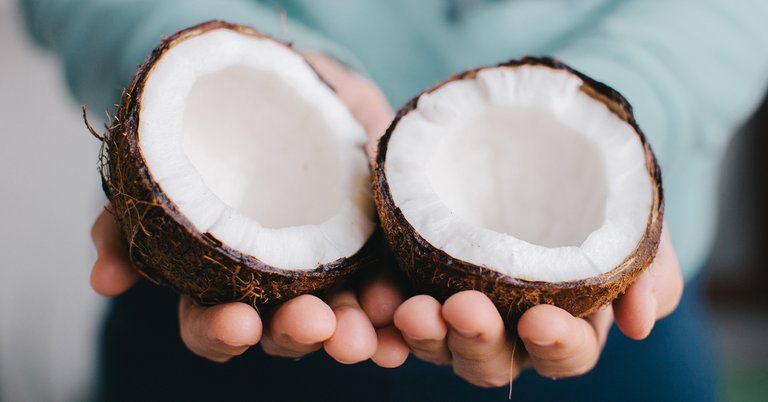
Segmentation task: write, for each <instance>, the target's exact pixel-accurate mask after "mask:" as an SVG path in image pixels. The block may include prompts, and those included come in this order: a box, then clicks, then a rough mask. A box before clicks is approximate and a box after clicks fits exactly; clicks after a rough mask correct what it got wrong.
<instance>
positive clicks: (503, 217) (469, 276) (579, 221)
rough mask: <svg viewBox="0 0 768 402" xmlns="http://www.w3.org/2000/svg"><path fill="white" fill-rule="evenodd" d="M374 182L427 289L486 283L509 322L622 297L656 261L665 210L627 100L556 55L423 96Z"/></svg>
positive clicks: (410, 107) (388, 144) (384, 149)
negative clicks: (542, 309) (530, 312)
mask: <svg viewBox="0 0 768 402" xmlns="http://www.w3.org/2000/svg"><path fill="white" fill-rule="evenodd" d="M374 192H375V198H376V203H377V207H378V211H379V216H380V219H381V222H382V226H383V228H384V231H385V234H386V236H387V239H388V240H389V242H390V244H391V246H392V248H393V251H394V253H395V256H396V258H397V260H398V263H399V265H400V266H401V267H402V268H403V269H404V270H405V272H406V273H407V274H408V275H409V277H410V278H411V279H413V280H414V282H415V283H416V284H417V285H418V286H419V287H420V290H422V291H427V292H429V293H432V294H433V295H435V296H438V297H440V298H445V297H447V296H449V295H451V294H453V293H455V292H458V291H461V290H469V289H474V290H479V291H482V292H484V293H486V294H487V295H488V296H489V297H490V298H491V299H492V300H493V301H494V303H495V304H496V306H497V307H498V308H499V310H500V311H501V312H502V315H503V316H504V317H506V319H507V320H508V321H510V320H514V319H515V318H516V317H519V315H520V314H521V313H522V312H524V311H525V310H526V309H527V308H529V307H531V306H533V305H536V304H541V303H547V304H553V305H556V306H558V307H561V308H563V309H565V310H567V311H569V312H571V313H572V314H574V315H576V316H584V315H587V314H590V313H592V312H594V311H596V310H597V309H598V308H599V307H600V306H602V305H605V304H607V303H609V302H610V301H612V300H613V299H615V298H616V297H617V296H618V295H619V294H621V293H622V292H623V291H624V290H625V289H626V287H627V286H628V285H629V283H630V282H632V280H633V279H634V278H635V277H637V275H638V274H639V273H640V272H641V271H642V270H643V269H644V268H646V267H647V266H648V265H649V264H650V263H651V261H652V260H653V258H654V256H655V252H656V249H657V247H658V243H659V238H660V235H661V227H662V216H663V209H664V204H663V194H662V187H661V176H660V171H659V167H658V165H657V163H656V159H655V158H654V155H653V152H652V151H651V147H650V145H649V144H648V143H647V141H646V139H645V137H644V135H643V133H642V132H641V131H640V128H639V127H638V125H637V123H636V122H635V120H634V118H633V116H632V110H631V107H630V106H629V104H628V103H627V101H626V100H625V99H624V98H623V97H622V96H621V95H620V94H618V93H617V92H616V91H614V90H612V89H611V88H609V87H607V86H606V85H604V84H601V83H598V82H596V81H594V80H592V79H590V78H588V77H586V76H585V75H583V74H581V73H579V72H577V71H574V70H573V69H571V68H569V67H567V66H566V65H564V64H562V63H560V62H558V61H555V60H552V59H547V58H525V59H523V60H520V61H512V62H509V63H506V64H502V65H499V66H496V67H487V68H480V69H476V70H471V71H467V72H464V73H462V74H459V75H457V76H455V77H453V78H451V79H449V80H448V81H446V82H443V83H441V84H439V85H437V86H436V87H434V88H431V89H429V90H427V91H426V92H424V93H422V94H421V95H419V96H418V97H416V98H414V99H413V100H411V101H410V102H409V103H408V104H407V105H406V106H405V107H404V108H403V109H401V110H400V111H399V113H398V114H397V117H396V119H395V121H394V122H393V123H392V125H391V126H390V127H389V129H388V130H387V133H386V134H385V135H384V137H383V138H382V140H381V142H380V144H379V149H378V156H377V160H376V167H375V170H374Z"/></svg>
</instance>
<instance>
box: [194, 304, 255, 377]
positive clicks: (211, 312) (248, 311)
mask: <svg viewBox="0 0 768 402" xmlns="http://www.w3.org/2000/svg"><path fill="white" fill-rule="evenodd" d="M179 324H180V331H181V339H182V341H184V344H185V345H187V347H188V348H189V350H191V351H192V352H193V353H195V354H196V355H198V356H202V357H204V358H206V359H209V360H213V361H216V362H220V363H223V362H225V361H227V360H229V359H230V358H232V357H234V356H237V355H240V354H242V353H243V352H245V351H246V350H247V349H248V348H249V347H250V346H252V345H255V344H256V343H257V342H259V339H261V331H262V323H261V318H260V317H259V314H258V313H257V312H256V310H254V309H253V307H251V306H249V305H247V304H245V303H228V304H220V305H217V306H211V307H206V306H200V305H197V304H195V303H194V302H192V300H191V299H190V298H189V297H187V296H182V298H181V302H180V304H179Z"/></svg>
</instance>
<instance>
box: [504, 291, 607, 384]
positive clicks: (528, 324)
mask: <svg viewBox="0 0 768 402" xmlns="http://www.w3.org/2000/svg"><path fill="white" fill-rule="evenodd" d="M612 319H613V317H612V312H611V309H610V308H609V307H606V308H603V309H601V310H600V311H598V312H597V313H596V314H594V315H593V316H591V317H590V318H589V319H586V320H585V319H580V318H576V317H574V316H572V315H571V314H569V313H568V312H567V311H565V310H563V309H560V308H558V307H555V306H550V305H547V304H542V305H538V306H535V307H533V308H531V309H529V310H528V311H526V312H525V314H523V316H522V317H521V318H520V321H519V322H518V324H517V332H518V336H519V337H520V339H521V340H522V341H523V343H524V344H525V349H526V350H527V352H528V354H529V358H530V360H531V363H532V364H533V367H534V368H535V369H536V371H537V372H538V373H539V374H541V375H542V376H545V377H552V378H562V377H573V376H577V375H581V374H584V373H586V372H588V371H589V370H591V369H592V368H593V367H594V366H595V364H596V363H597V360H598V358H599V356H600V351H601V350H602V348H603V345H604V344H605V340H606V337H607V334H608V330H609V328H610V326H611V322H612Z"/></svg>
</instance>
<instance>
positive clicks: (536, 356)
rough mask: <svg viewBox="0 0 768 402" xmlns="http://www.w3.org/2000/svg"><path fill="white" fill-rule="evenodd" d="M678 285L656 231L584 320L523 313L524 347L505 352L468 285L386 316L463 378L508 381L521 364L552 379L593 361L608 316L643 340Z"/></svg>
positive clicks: (551, 310) (509, 346)
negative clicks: (654, 245)
mask: <svg viewBox="0 0 768 402" xmlns="http://www.w3.org/2000/svg"><path fill="white" fill-rule="evenodd" d="M682 290H683V281H682V276H681V274H680V266H679V264H678V262H677V257H676V255H675V250H674V249H673V248H672V243H671V242H670V239H669V234H668V233H667V231H666V230H664V231H663V232H662V236H661V244H660V246H659V251H658V254H657V255H656V259H655V260H654V262H653V264H652V265H651V266H650V267H649V268H648V269H647V270H646V271H645V272H644V273H643V274H642V275H641V276H640V277H639V278H638V280H637V281H636V282H635V283H633V284H632V285H631V286H630V287H629V288H628V289H627V291H626V293H625V294H624V295H622V296H621V297H620V298H619V299H618V300H616V301H615V302H614V303H613V305H612V306H607V307H605V308H603V309H602V310H600V311H598V312H597V313H595V314H593V315H592V316H589V317H587V318H585V319H580V318H575V317H573V316H572V315H570V314H569V313H568V312H566V311H565V310H562V309H560V308H557V307H554V306H551V305H539V306H535V307H533V308H531V309H529V310H528V311H527V312H525V314H523V316H522V317H521V318H520V321H519V322H518V324H517V335H518V337H519V338H520V341H522V345H523V346H524V350H522V349H521V348H518V349H517V350H515V351H514V353H513V349H514V346H513V343H512V341H513V340H512V339H510V336H508V334H507V332H506V331H505V328H504V323H503V322H502V319H501V316H500V315H499V313H498V311H497V310H496V308H495V307H494V305H493V303H491V301H490V300H489V299H488V298H487V297H486V296H485V295H484V294H482V293H480V292H476V291H465V292H460V293H457V294H455V295H453V296H451V297H450V298H448V299H447V300H446V301H445V303H444V304H443V305H441V304H440V303H439V302H438V301H437V300H435V299H434V298H432V297H430V296H425V295H419V296H414V297H412V298H410V299H408V300H406V301H405V302H404V303H403V304H402V305H401V306H400V307H399V308H398V309H397V310H396V311H395V317H394V321H395V326H396V327H397V328H398V329H400V331H401V332H402V336H403V338H404V339H405V341H406V343H407V344H408V345H409V346H410V348H411V350H412V351H413V353H414V354H415V355H416V356H417V357H419V358H421V359H424V360H427V361H430V362H433V363H436V364H452V365H453V370H454V372H455V373H456V374H457V375H458V376H460V377H462V378H464V379H465V380H467V381H469V382H470V383H472V384H475V385H479V386H484V387H495V386H502V385H505V384H507V383H509V381H510V380H511V379H513V378H515V377H517V375H518V374H519V373H520V371H522V370H523V369H524V368H526V367H529V366H533V368H534V369H535V370H536V371H537V372H539V374H541V375H542V376H545V377H552V378H562V377H572V376H577V375H581V374H584V373H586V372H588V371H589V370H591V369H592V367H594V365H595V363H597V359H598V357H599V356H600V352H601V350H602V348H603V346H604V345H605V340H606V337H607V335H608V330H609V329H610V326H611V324H612V322H613V320H614V319H615V320H616V324H617V325H618V327H619V329H620V330H621V331H622V332H623V333H624V334H625V335H626V336H628V337H630V338H632V339H638V340H639V339H643V338H645V337H647V336H648V334H650V332H651V329H652V328H653V325H654V323H655V322H656V320H658V319H660V318H662V317H664V316H666V315H668V314H670V313H671V312H672V311H674V309H675V308H676V307H677V304H678V303H679V301H680V297H681V295H682ZM513 354H514V360H515V361H514V363H513V364H511V363H512V361H511V359H512V356H513ZM510 369H512V371H511V372H510Z"/></svg>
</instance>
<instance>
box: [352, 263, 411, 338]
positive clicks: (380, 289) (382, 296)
mask: <svg viewBox="0 0 768 402" xmlns="http://www.w3.org/2000/svg"><path fill="white" fill-rule="evenodd" d="M402 302H403V293H402V292H401V291H400V289H399V288H398V287H397V285H396V284H395V282H394V281H393V280H392V279H391V278H390V277H389V276H387V275H381V276H379V277H377V278H376V279H374V280H372V281H370V282H368V283H366V284H365V285H363V287H362V289H361V290H360V306H361V307H362V309H363V311H365V313H366V314H367V315H368V318H369V319H370V320H371V324H373V326H374V327H375V328H382V327H386V326H389V325H392V322H393V319H394V316H395V310H396V309H397V307H398V306H399V305H400V304H401V303H402Z"/></svg>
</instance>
